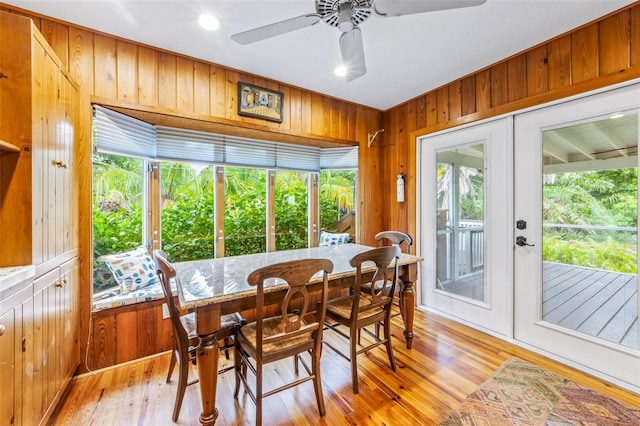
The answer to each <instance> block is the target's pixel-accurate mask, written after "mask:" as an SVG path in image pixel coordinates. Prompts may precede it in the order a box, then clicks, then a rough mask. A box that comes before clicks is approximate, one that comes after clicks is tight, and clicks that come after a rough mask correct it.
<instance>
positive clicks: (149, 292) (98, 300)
mask: <svg viewBox="0 0 640 426" xmlns="http://www.w3.org/2000/svg"><path fill="white" fill-rule="evenodd" d="M171 292H172V293H173V294H174V295H175V294H176V286H175V283H174V282H173V280H172V281H171ZM161 299H164V292H163V291H162V284H160V283H156V284H152V285H150V286H147V287H144V288H141V289H138V290H134V291H130V292H129V293H126V294H120V292H119V290H117V289H115V290H112V291H107V292H105V293H101V294H100V295H97V296H95V297H94V299H93V311H94V312H96V311H102V310H105V309H112V308H118V307H120V306H127V305H133V304H136V303H143V302H152V301H154V300H161Z"/></svg>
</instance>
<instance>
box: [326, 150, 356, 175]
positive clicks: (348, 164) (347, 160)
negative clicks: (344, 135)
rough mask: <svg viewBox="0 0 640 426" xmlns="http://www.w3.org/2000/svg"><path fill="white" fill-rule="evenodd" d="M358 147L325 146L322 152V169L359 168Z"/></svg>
mask: <svg viewBox="0 0 640 426" xmlns="http://www.w3.org/2000/svg"><path fill="white" fill-rule="evenodd" d="M357 168H358V147H357V146H348V147H344V148H323V149H322V152H321V153H320V169H322V170H326V169H357Z"/></svg>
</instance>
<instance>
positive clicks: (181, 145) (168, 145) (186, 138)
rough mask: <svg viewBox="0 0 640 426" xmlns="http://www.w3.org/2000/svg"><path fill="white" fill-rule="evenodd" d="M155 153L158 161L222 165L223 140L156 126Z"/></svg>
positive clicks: (204, 134)
mask: <svg viewBox="0 0 640 426" xmlns="http://www.w3.org/2000/svg"><path fill="white" fill-rule="evenodd" d="M156 151H157V158H158V159H159V160H173V161H193V162H202V163H222V162H223V159H224V139H223V138H222V137H221V136H219V135H216V134H214V133H208V132H199V131H196V130H185V129H176V128H173V127H164V126H157V127H156Z"/></svg>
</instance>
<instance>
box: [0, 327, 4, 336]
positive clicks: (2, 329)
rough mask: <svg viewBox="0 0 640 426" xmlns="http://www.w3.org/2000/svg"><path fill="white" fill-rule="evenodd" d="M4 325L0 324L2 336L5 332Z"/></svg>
mask: <svg viewBox="0 0 640 426" xmlns="http://www.w3.org/2000/svg"><path fill="white" fill-rule="evenodd" d="M4 330H5V328H4V325H2V324H0V336H2V335H3V334H4Z"/></svg>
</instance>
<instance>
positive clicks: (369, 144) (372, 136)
mask: <svg viewBox="0 0 640 426" xmlns="http://www.w3.org/2000/svg"><path fill="white" fill-rule="evenodd" d="M380 132H384V129H380V130H378V131H377V132H375V133H373V134H371V133H367V139H368V141H367V142H368V145H367V147H368V148H371V144H372V143H373V141H374V140H375V139H376V136H378V133H380Z"/></svg>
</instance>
